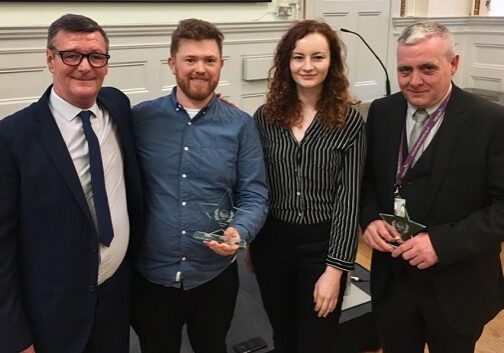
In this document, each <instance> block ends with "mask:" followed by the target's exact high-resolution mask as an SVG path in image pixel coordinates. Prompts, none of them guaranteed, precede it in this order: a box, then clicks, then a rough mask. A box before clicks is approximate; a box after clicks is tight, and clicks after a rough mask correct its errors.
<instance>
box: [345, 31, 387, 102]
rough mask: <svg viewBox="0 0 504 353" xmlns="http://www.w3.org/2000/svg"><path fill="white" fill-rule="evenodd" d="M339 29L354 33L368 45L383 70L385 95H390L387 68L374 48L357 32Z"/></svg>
mask: <svg viewBox="0 0 504 353" xmlns="http://www.w3.org/2000/svg"><path fill="white" fill-rule="evenodd" d="M340 31H341V32H346V33H352V34H355V35H356V36H357V37H359V38H360V39H361V40H362V42H363V43H364V44H365V45H366V47H368V49H369V51H371V53H373V55H374V57H375V58H376V60H378V62H379V63H380V65H381V67H382V68H383V71H384V72H385V92H386V95H387V96H390V80H389V76H388V72H387V69H386V68H385V65H383V62H382V61H381V59H380V58H379V57H378V55H376V53H375V52H374V50H373V49H371V47H370V46H369V44H367V42H366V41H365V40H364V38H362V36H361V35H360V34H359V33H357V32H354V31H350V30H348V29H346V28H340Z"/></svg>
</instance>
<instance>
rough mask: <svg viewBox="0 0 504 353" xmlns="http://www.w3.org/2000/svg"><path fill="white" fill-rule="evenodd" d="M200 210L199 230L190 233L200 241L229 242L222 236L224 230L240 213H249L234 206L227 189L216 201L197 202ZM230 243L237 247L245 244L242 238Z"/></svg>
mask: <svg viewBox="0 0 504 353" xmlns="http://www.w3.org/2000/svg"><path fill="white" fill-rule="evenodd" d="M199 206H200V208H201V212H202V214H203V215H204V217H203V218H204V221H203V222H200V223H199V224H200V226H201V228H203V229H201V230H197V231H195V232H194V234H193V235H192V237H193V238H195V239H198V240H202V241H211V240H213V241H216V242H219V243H229V244H231V243H230V242H229V240H228V239H226V237H225V236H224V230H225V229H226V228H227V227H229V225H230V224H231V222H232V221H233V220H234V219H235V218H236V217H237V216H240V214H244V213H249V211H246V210H244V209H241V208H238V207H234V204H233V198H232V196H231V192H229V191H227V192H226V193H225V194H224V195H223V196H222V198H221V199H220V201H219V202H218V203H199ZM232 244H234V245H238V247H239V248H244V247H246V246H247V242H246V241H245V240H244V239H240V240H239V241H237V242H233V243H232Z"/></svg>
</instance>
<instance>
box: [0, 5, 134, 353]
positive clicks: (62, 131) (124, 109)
mask: <svg viewBox="0 0 504 353" xmlns="http://www.w3.org/2000/svg"><path fill="white" fill-rule="evenodd" d="M107 53H108V39H107V36H106V34H105V32H104V31H103V29H102V28H101V27H100V26H99V25H98V24H97V23H96V22H94V21H93V20H91V19H89V18H87V17H84V16H79V15H72V14H68V15H65V16H63V17H61V18H59V19H58V20H56V21H55V22H54V23H52V24H51V26H50V27H49V33H48V41H47V50H46V58H47V66H48V68H49V71H50V72H51V73H52V75H53V85H51V86H50V87H49V88H48V89H47V91H46V92H45V93H44V95H43V96H42V97H41V98H40V100H39V101H38V102H36V103H34V104H32V105H30V106H29V107H27V108H25V109H23V110H21V111H19V112H17V113H15V114H13V115H12V116H9V117H6V118H5V119H3V120H1V121H0V166H1V167H0V200H1V202H0V352H2V353H17V352H36V353H58V352H61V353H82V352H86V353H87V352H92V353H96V352H107V353H110V352H117V353H125V352H128V351H129V286H130V278H129V276H130V273H129V269H128V265H127V262H126V260H125V255H126V251H127V248H128V243H131V241H133V240H134V237H133V236H134V234H136V233H137V232H138V229H139V227H140V224H139V218H140V216H141V204H142V202H141V186H140V177H139V174H138V168H137V164H136V159H135V153H134V148H133V142H132V139H131V136H130V122H129V119H130V103H129V100H128V98H127V97H126V96H125V95H124V94H123V93H121V92H120V91H119V90H117V89H113V88H102V83H103V80H104V78H105V76H106V74H107V63H108V58H109V55H108V54H107ZM130 234H131V239H130Z"/></svg>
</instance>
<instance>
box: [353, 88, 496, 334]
mask: <svg viewBox="0 0 504 353" xmlns="http://www.w3.org/2000/svg"><path fill="white" fill-rule="evenodd" d="M406 109H407V102H406V100H405V99H404V97H403V95H402V94H401V93H396V94H394V95H392V96H389V97H385V98H381V99H378V100H376V101H374V102H373V103H372V105H371V107H370V110H369V115H368V120H367V136H368V154H367V158H368V159H367V162H366V171H365V175H364V183H363V193H362V195H363V198H362V212H361V226H362V229H363V230H364V229H365V228H366V227H367V225H368V224H369V223H371V222H372V221H373V220H376V219H379V216H378V212H385V213H393V195H394V183H395V172H396V166H397V156H398V152H399V144H400V141H401V136H402V134H403V129H404V126H405V121H406ZM435 139H437V142H436V143H437V146H436V149H435V155H434V156H433V159H432V167H431V171H430V176H429V182H428V192H427V193H426V195H425V198H426V199H425V209H423V210H422V211H421V212H420V213H421V214H419V215H417V216H416V217H415V220H416V221H419V222H421V223H423V224H426V225H427V231H428V233H429V235H430V238H431V242H432V244H433V246H434V249H435V251H436V253H437V255H438V257H439V263H438V264H436V265H435V266H434V267H432V268H431V269H430V270H428V271H429V272H430V275H431V278H432V281H433V284H434V292H435V293H433V295H435V296H436V298H437V300H438V302H439V304H440V306H441V310H442V311H443V314H444V316H445V318H446V320H447V321H448V323H449V324H450V325H451V326H452V328H453V329H454V330H456V331H457V332H459V333H469V332H474V330H475V329H478V328H481V327H482V325H483V324H484V323H486V322H488V321H489V320H490V319H491V318H492V317H493V316H494V315H495V314H496V313H498V312H499V311H500V310H501V309H502V308H503V307H504V280H503V276H502V269H501V262H500V258H499V253H500V251H501V242H502V241H504V142H503V141H504V107H502V106H498V105H496V104H494V103H491V102H490V101H487V100H484V99H482V98H479V97H477V96H475V95H473V94H470V93H467V92H465V91H463V90H461V89H460V88H458V87H456V86H455V85H453V90H452V94H451V98H450V101H449V103H448V106H447V109H446V112H445V116H444V119H443V122H442V124H441V126H440V128H439V130H438V132H437V134H436V136H435ZM420 158H421V157H420ZM391 260H392V259H391V256H390V254H389V253H382V252H379V251H374V252H373V258H372V265H371V267H372V268H371V292H372V296H373V299H374V300H376V299H378V298H379V296H380V294H381V292H382V290H383V287H384V286H385V285H386V281H387V277H388V275H389V270H390V265H391V262H392V261H391ZM424 271H425V270H424Z"/></svg>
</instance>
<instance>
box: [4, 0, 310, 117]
mask: <svg viewBox="0 0 504 353" xmlns="http://www.w3.org/2000/svg"><path fill="white" fill-rule="evenodd" d="M282 1H283V2H282ZM294 3H298V4H301V3H302V2H301V1H296V0H294V1H290V0H289V4H290V5H291V6H292V12H291V13H292V15H291V16H288V17H286V16H281V17H278V16H276V10H277V5H279V4H282V5H285V1H284V0H273V1H272V2H270V3H264V2H261V3H207V4H203V3H198V4H195V3H192V4H181V3H162V4H161V3H121V4H119V3H96V2H89V3H75V2H74V3H70V2H68V3H47V2H41V3H19V2H18V3H14V2H10V3H7V2H2V3H0V82H1V83H2V84H1V85H0V119H1V118H2V117H4V116H6V115H8V114H10V113H12V112H14V111H17V110H19V109H21V108H23V107H25V106H26V105H28V104H30V103H31V102H33V101H35V100H36V99H38V97H39V96H40V95H41V94H42V93H43V91H44V90H45V88H46V87H47V86H48V85H49V84H50V83H51V81H52V78H51V75H50V73H49V72H48V70H47V68H46V65H45V54H44V52H45V46H46V36H47V26H48V25H49V24H50V23H51V22H53V21H54V20H55V19H56V18H58V17H59V16H61V15H63V14H65V13H70V12H72V13H79V14H83V15H86V16H89V17H91V18H93V19H94V20H96V21H97V22H98V23H100V24H101V25H102V26H103V27H104V29H105V31H106V32H107V33H108V35H109V37H110V42H111V46H110V54H111V60H110V63H109V74H108V76H107V78H106V80H105V85H110V86H116V87H118V88H120V89H121V90H123V91H124V92H125V93H126V94H127V95H128V96H129V97H130V99H131V101H132V103H133V104H135V103H137V102H139V101H142V100H145V99H152V98H155V97H158V96H160V95H163V94H166V93H167V92H169V91H170V90H171V87H172V86H173V85H174V84H175V82H174V79H173V77H172V75H171V73H170V72H169V70H168V67H167V57H168V53H169V46H170V36H171V33H172V31H173V30H174V28H175V26H176V24H177V23H178V21H179V20H181V19H184V18H188V17H196V18H202V19H205V20H208V21H211V22H213V23H215V24H216V25H217V26H218V27H219V28H220V29H221V30H222V31H223V33H224V36H225V41H224V50H223V54H224V59H225V65H224V69H223V73H222V75H221V81H220V83H219V87H218V90H219V91H220V92H221V93H222V94H223V95H225V96H228V97H229V98H231V99H232V100H233V101H234V102H235V103H236V104H238V105H239V106H240V107H241V108H243V109H244V110H246V111H248V112H250V113H252V112H253V111H254V110H255V109H256V108H257V106H259V105H260V104H261V103H262V102H263V100H264V97H265V94H266V91H267V82H266V78H267V71H268V69H269V66H270V63H271V58H272V56H273V52H274V50H275V47H276V44H277V42H278V40H279V39H280V37H281V35H282V34H283V33H284V32H285V30H286V29H287V27H288V26H289V25H290V23H291V21H290V20H292V19H294V18H298V17H300V16H301V14H302V9H301V7H298V6H295V5H293V4H294ZM6 83H7V84H6Z"/></svg>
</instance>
